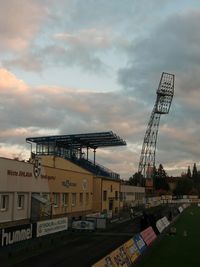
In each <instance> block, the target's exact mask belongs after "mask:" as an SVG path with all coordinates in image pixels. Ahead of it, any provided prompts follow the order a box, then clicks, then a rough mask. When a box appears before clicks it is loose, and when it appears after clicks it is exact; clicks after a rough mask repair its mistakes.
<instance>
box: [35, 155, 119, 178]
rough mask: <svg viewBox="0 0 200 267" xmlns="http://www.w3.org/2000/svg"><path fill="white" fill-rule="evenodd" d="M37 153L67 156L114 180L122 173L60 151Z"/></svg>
mask: <svg viewBox="0 0 200 267" xmlns="http://www.w3.org/2000/svg"><path fill="white" fill-rule="evenodd" d="M37 155H57V156H59V157H62V158H65V159H67V160H70V161H71V162H73V163H76V164H77V165H79V166H81V167H83V168H85V169H87V170H88V171H90V172H92V173H94V174H96V175H99V176H105V177H108V178H111V179H114V180H119V179H120V175H119V174H118V173H115V172H113V171H111V170H110V169H108V168H106V167H104V166H102V165H100V164H94V162H92V161H90V160H86V159H84V158H77V157H75V156H71V157H70V156H69V155H68V154H64V155H61V154H60V153H55V152H53V153H51V152H48V153H44V152H37Z"/></svg>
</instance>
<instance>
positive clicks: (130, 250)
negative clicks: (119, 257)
mask: <svg viewBox="0 0 200 267" xmlns="http://www.w3.org/2000/svg"><path fill="white" fill-rule="evenodd" d="M124 248H125V250H126V253H127V255H128V256H129V258H130V260H131V262H132V263H134V262H135V261H136V259H137V258H138V256H139V255H140V252H139V250H138V248H137V246H136V244H135V242H134V240H133V239H132V238H131V239H129V240H128V241H127V242H126V243H125V244H124Z"/></svg>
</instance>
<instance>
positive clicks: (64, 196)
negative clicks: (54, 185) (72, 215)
mask: <svg viewBox="0 0 200 267" xmlns="http://www.w3.org/2000/svg"><path fill="white" fill-rule="evenodd" d="M68 204H69V194H68V193H63V194H62V205H63V206H68Z"/></svg>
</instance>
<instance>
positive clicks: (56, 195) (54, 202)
mask: <svg viewBox="0 0 200 267" xmlns="http://www.w3.org/2000/svg"><path fill="white" fill-rule="evenodd" d="M53 204H54V207H58V206H59V194H58V193H53Z"/></svg>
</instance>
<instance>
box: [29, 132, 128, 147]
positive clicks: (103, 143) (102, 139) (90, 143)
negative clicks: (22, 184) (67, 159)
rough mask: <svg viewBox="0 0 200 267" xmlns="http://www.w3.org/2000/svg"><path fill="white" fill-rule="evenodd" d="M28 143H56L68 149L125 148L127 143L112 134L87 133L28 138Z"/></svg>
mask: <svg viewBox="0 0 200 267" xmlns="http://www.w3.org/2000/svg"><path fill="white" fill-rule="evenodd" d="M26 141H29V142H33V143H36V144H50V143H54V144H55V143H56V145H57V146H59V147H63V148H68V147H72V146H73V147H74V148H84V147H88V148H94V149H96V148H98V147H111V146H124V145H126V142H125V141H124V140H123V139H121V138H120V137H119V136H117V135H116V134H114V133H113V132H112V131H110V132H99V133H86V134H70V135H55V136H40V137H28V138H26Z"/></svg>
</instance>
